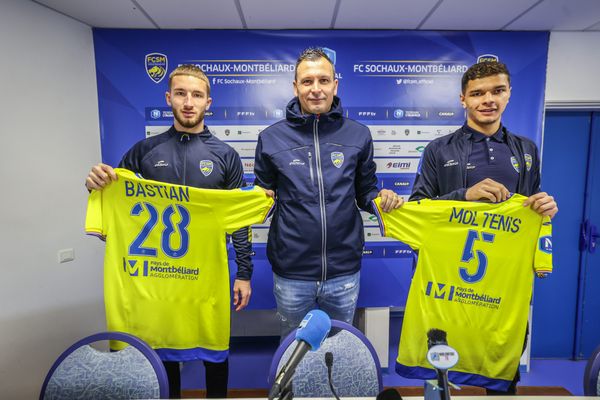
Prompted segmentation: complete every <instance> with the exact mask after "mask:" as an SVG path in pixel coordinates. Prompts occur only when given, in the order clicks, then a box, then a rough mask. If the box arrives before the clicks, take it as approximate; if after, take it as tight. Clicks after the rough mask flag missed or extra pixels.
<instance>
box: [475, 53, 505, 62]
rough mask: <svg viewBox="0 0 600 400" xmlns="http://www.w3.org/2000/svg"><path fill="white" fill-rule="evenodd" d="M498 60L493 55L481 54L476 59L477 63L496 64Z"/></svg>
mask: <svg viewBox="0 0 600 400" xmlns="http://www.w3.org/2000/svg"><path fill="white" fill-rule="evenodd" d="M499 60H500V58H498V56H497V55H495V54H482V55H480V56H479V57H477V63H480V62H484V61H496V62H498V61H499Z"/></svg>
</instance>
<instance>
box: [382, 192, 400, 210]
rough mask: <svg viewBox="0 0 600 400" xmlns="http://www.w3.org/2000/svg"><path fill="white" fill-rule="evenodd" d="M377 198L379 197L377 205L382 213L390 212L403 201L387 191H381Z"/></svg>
mask: <svg viewBox="0 0 600 400" xmlns="http://www.w3.org/2000/svg"><path fill="white" fill-rule="evenodd" d="M377 197H381V203H379V205H380V207H381V210H382V211H383V212H390V211H392V210H395V209H396V208H400V206H402V204H404V199H403V198H402V197H400V196H398V195H397V194H396V193H394V192H393V191H391V190H389V189H381V191H380V192H379V194H378V195H377Z"/></svg>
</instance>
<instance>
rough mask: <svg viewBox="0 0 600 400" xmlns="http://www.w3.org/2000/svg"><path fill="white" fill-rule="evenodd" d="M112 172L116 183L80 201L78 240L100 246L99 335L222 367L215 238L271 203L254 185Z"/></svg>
mask: <svg viewBox="0 0 600 400" xmlns="http://www.w3.org/2000/svg"><path fill="white" fill-rule="evenodd" d="M115 171H116V173H117V176H118V180H117V181H115V182H112V183H111V184H109V185H108V186H106V187H105V188H104V189H103V190H102V191H93V192H92V193H91V194H90V196H89V200H88V208H87V216H86V222H85V229H86V232H87V233H88V234H92V235H97V236H100V237H101V238H104V239H106V252H105V256H104V300H105V306H106V318H107V325H108V329H109V330H111V331H121V332H127V333H130V334H133V335H135V336H138V337H140V338H141V339H143V340H145V341H146V342H147V343H149V344H150V346H152V347H153V348H154V349H156V351H157V352H158V354H159V355H160V357H161V358H162V359H163V360H167V361H188V360H195V359H202V360H208V361H213V362H221V361H223V360H225V358H226V357H227V355H228V349H229V332H230V330H229V329H230V307H231V306H230V289H229V268H228V262H227V249H226V241H225V236H226V233H232V232H233V231H235V230H237V229H240V228H242V227H245V226H250V225H252V224H256V223H261V222H263V221H264V220H265V218H266V217H267V216H268V214H269V212H270V210H271V207H272V205H273V200H272V199H271V198H269V197H268V196H267V195H266V194H265V192H264V191H263V190H262V189H260V188H258V187H249V188H242V189H234V190H217V189H198V188H192V187H187V186H180V185H173V184H169V183H163V182H157V181H152V180H145V179H142V178H139V177H138V176H136V175H135V174H134V173H133V172H131V171H128V170H125V169H120V168H117V169H115ZM121 345H122V344H121ZM113 346H114V348H115V349H119V348H120V347H119V344H113Z"/></svg>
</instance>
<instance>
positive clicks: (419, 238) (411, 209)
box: [373, 197, 430, 250]
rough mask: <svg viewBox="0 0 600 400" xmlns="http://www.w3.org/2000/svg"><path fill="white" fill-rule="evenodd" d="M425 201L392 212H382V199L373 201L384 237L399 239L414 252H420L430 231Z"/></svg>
mask: <svg viewBox="0 0 600 400" xmlns="http://www.w3.org/2000/svg"><path fill="white" fill-rule="evenodd" d="M428 201H430V200H424V201H409V202H407V203H404V204H403V205H402V207H400V208H397V209H395V210H392V211H390V212H387V213H386V212H383V211H382V210H381V205H380V203H381V198H379V197H377V198H376V199H375V200H373V209H374V210H375V213H376V215H377V219H378V220H379V229H380V230H381V234H382V236H386V237H391V238H394V239H398V240H400V241H402V242H404V243H406V244H407V245H409V246H410V247H411V248H412V249H413V250H418V249H419V248H420V247H421V245H422V244H423V242H424V240H425V235H426V233H427V231H428V226H429V225H430V223H429V222H428V219H429V218H428V217H429V213H428V212H427V211H428V210H427V207H426V205H425V204H424V202H428Z"/></svg>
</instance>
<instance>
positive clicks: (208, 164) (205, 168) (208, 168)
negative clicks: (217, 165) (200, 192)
mask: <svg viewBox="0 0 600 400" xmlns="http://www.w3.org/2000/svg"><path fill="white" fill-rule="evenodd" d="M213 167H214V164H213V162H212V161H210V160H201V161H200V172H202V175H204V176H209V175H210V174H211V173H212V172H213Z"/></svg>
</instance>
